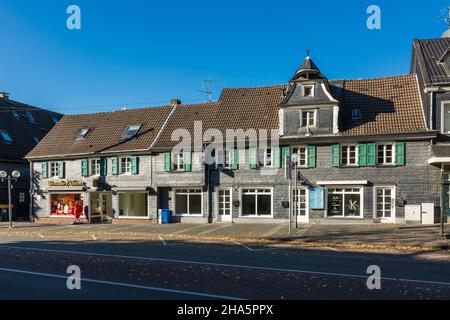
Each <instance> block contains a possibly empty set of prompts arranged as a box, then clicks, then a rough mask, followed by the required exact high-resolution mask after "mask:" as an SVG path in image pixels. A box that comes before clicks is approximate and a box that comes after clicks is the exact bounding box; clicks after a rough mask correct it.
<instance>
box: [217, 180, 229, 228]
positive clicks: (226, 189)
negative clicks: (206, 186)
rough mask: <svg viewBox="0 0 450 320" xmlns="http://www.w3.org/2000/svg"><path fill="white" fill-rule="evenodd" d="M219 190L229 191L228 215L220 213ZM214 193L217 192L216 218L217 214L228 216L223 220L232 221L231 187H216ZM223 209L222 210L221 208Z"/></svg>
mask: <svg viewBox="0 0 450 320" xmlns="http://www.w3.org/2000/svg"><path fill="white" fill-rule="evenodd" d="M220 191H229V192H230V209H229V210H230V214H229V215H225V214H221V210H220V206H219V204H220ZM216 194H217V201H216V204H217V205H216V219H217V220H219V216H229V217H230V219H229V220H225V221H232V220H233V188H232V187H229V188H226V187H218V188H216ZM222 211H223V210H222ZM221 221H224V220H223V219H221Z"/></svg>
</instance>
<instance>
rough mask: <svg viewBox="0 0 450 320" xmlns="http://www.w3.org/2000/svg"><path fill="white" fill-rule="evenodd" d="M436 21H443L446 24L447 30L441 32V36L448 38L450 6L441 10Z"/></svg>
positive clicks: (449, 31) (449, 35)
mask: <svg viewBox="0 0 450 320" xmlns="http://www.w3.org/2000/svg"><path fill="white" fill-rule="evenodd" d="M438 21H439V22H442V21H443V22H444V23H446V24H447V26H448V30H446V31H445V32H444V33H443V34H442V38H450V7H446V8H444V9H442V10H441V13H440V15H439V19H438Z"/></svg>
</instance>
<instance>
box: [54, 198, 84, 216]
mask: <svg viewBox="0 0 450 320" xmlns="http://www.w3.org/2000/svg"><path fill="white" fill-rule="evenodd" d="M77 202H80V203H81V205H83V197H82V195H81V194H51V195H50V210H51V212H50V214H51V215H52V216H74V215H75V206H76V204H77Z"/></svg>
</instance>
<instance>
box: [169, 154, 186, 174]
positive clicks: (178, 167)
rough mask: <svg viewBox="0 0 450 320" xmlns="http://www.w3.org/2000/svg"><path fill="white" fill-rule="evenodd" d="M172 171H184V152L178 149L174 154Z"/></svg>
mask: <svg viewBox="0 0 450 320" xmlns="http://www.w3.org/2000/svg"><path fill="white" fill-rule="evenodd" d="M172 171H184V152H182V151H180V152H179V153H177V154H176V155H175V162H173V163H172Z"/></svg>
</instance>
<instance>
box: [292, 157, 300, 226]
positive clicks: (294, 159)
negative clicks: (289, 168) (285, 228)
mask: <svg viewBox="0 0 450 320" xmlns="http://www.w3.org/2000/svg"><path fill="white" fill-rule="evenodd" d="M298 158H299V157H298V153H293V154H292V155H291V164H292V165H293V166H294V192H293V194H294V195H295V196H293V197H292V204H293V208H294V225H295V229H297V227H298V224H297V214H298V201H299V198H298V191H297V188H298V187H297V180H298V177H297V165H298Z"/></svg>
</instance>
